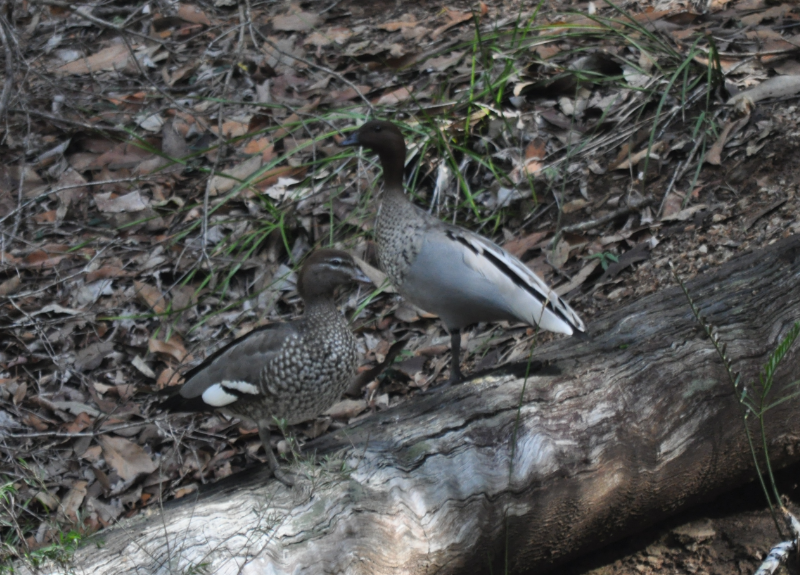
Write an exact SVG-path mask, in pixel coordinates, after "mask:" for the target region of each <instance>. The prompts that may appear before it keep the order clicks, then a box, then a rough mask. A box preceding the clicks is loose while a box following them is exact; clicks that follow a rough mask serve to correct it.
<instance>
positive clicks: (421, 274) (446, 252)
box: [340, 121, 584, 384]
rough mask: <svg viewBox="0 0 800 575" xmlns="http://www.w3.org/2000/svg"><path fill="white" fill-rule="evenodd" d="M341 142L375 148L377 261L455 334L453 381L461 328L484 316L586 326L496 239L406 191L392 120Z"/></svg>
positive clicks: (402, 148)
mask: <svg viewBox="0 0 800 575" xmlns="http://www.w3.org/2000/svg"><path fill="white" fill-rule="evenodd" d="M340 145H342V146H363V147H365V148H369V149H370V150H372V151H373V152H376V153H377V154H378V156H379V158H380V161H381V166H382V167H383V178H384V191H383V197H382V199H381V202H380V205H379V207H378V217H377V220H376V222H375V238H376V242H377V245H378V261H379V262H380V265H381V267H382V268H383V271H384V272H385V273H386V275H387V276H389V279H390V280H391V282H392V284H393V285H394V286H395V288H397V291H398V292H399V293H400V294H401V295H402V296H403V297H405V298H406V299H408V300H409V301H410V302H412V303H413V304H414V305H416V306H418V307H420V308H422V309H423V310H425V311H428V312H431V313H434V314H436V315H438V316H439V317H440V318H441V319H442V321H443V322H444V325H445V327H446V328H447V330H448V331H449V332H450V347H451V355H452V357H451V367H450V378H449V380H448V382H447V384H451V383H454V382H456V381H459V380H460V379H461V378H462V376H461V370H460V367H459V359H460V358H459V356H460V348H461V330H462V329H463V328H464V327H466V326H468V325H470V324H473V323H478V322H485V321H500V320H508V321H521V322H524V323H527V324H529V325H538V326H539V327H541V328H542V329H546V330H548V331H553V332H556V333H563V334H567V335H572V333H573V331H574V330H578V331H584V325H583V322H582V321H581V318H579V317H578V314H576V313H575V312H574V311H573V310H572V308H570V307H569V306H568V305H567V304H566V303H564V301H563V300H562V299H561V298H559V297H558V295H557V294H556V293H555V292H554V291H553V290H551V289H550V288H549V287H548V286H547V284H546V283H545V282H544V281H543V280H542V279H541V278H539V276H537V275H536V274H535V273H533V272H532V271H531V270H530V269H529V268H528V267H527V266H525V264H523V263H522V262H521V261H519V260H518V259H517V258H515V257H514V256H512V255H511V254H509V253H508V252H507V251H505V250H504V249H503V248H501V247H500V246H498V245H497V244H495V243H493V242H491V241H489V240H487V239H486V238H484V237H482V236H479V235H478V234H475V233H473V232H470V231H469V230H465V229H463V228H460V227H457V226H453V225H449V224H446V223H444V222H442V221H440V220H438V219H436V218H435V217H433V216H432V215H430V214H428V213H427V212H426V211H424V210H422V209H420V208H418V207H417V206H415V205H414V204H412V203H411V201H410V200H409V199H408V198H407V197H406V196H405V194H404V193H403V167H404V165H405V157H406V145H405V142H404V140H403V135H402V134H401V133H400V130H399V129H398V128H397V126H395V125H394V124H392V123H391V122H383V121H370V122H367V123H366V124H364V125H363V126H361V127H360V128H359V129H358V130H356V131H355V132H353V133H351V134H349V135H348V137H346V138H345V139H344V140H343V141H342V142H341V143H340Z"/></svg>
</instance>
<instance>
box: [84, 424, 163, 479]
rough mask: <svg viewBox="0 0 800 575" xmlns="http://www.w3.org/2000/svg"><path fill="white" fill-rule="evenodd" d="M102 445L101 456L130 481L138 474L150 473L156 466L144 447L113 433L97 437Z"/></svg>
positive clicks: (123, 477)
mask: <svg viewBox="0 0 800 575" xmlns="http://www.w3.org/2000/svg"><path fill="white" fill-rule="evenodd" d="M97 441H98V443H100V445H101V446H102V447H103V457H104V458H105V460H106V462H107V463H108V464H109V465H110V466H111V467H113V468H114V471H116V472H117V474H118V475H119V476H120V477H121V478H122V479H124V480H125V481H130V480H132V479H135V478H136V477H138V476H140V475H144V474H147V473H152V472H153V471H155V470H156V469H158V466H157V465H156V464H155V463H153V460H152V459H151V458H150V456H149V455H147V453H145V451H144V449H142V448H141V447H139V446H138V445H136V444H135V443H132V442H130V441H128V440H127V439H123V438H122V437H116V436H113V435H102V436H100V437H99V438H98V439H97Z"/></svg>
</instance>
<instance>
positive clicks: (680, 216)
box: [661, 204, 708, 222]
mask: <svg viewBox="0 0 800 575" xmlns="http://www.w3.org/2000/svg"><path fill="white" fill-rule="evenodd" d="M707 208H708V206H706V205H705V204H697V205H695V206H689V207H688V208H686V209H685V210H681V211H679V212H677V213H675V214H670V215H669V216H667V215H664V216H662V217H661V221H662V222H685V221H686V220H691V219H692V218H694V215H695V214H696V213H697V212H699V211H702V210H705V209H707Z"/></svg>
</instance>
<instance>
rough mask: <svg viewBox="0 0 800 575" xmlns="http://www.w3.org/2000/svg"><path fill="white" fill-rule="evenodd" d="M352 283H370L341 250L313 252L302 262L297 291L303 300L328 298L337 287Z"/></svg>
mask: <svg viewBox="0 0 800 575" xmlns="http://www.w3.org/2000/svg"><path fill="white" fill-rule="evenodd" d="M352 282H363V283H370V279H369V278H368V277H367V276H366V275H365V274H364V272H362V271H361V268H359V267H358V265H357V264H356V262H355V260H354V259H353V257H352V256H351V255H350V254H348V253H347V252H343V251H341V250H328V249H325V250H315V251H313V252H311V254H310V255H309V256H308V257H307V258H306V261H305V262H303V267H302V268H301V269H300V275H299V276H298V278H297V291H298V292H300V295H301V296H302V297H303V299H306V298H309V297H315V296H317V297H318V296H330V295H333V292H334V291H335V290H336V288H337V287H339V286H341V285H347V284H349V283H352Z"/></svg>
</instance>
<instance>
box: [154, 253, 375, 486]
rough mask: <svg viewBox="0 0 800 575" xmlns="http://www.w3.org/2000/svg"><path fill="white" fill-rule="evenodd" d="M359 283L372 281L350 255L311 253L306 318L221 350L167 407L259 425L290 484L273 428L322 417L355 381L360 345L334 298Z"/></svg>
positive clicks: (271, 458)
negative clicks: (217, 413)
mask: <svg viewBox="0 0 800 575" xmlns="http://www.w3.org/2000/svg"><path fill="white" fill-rule="evenodd" d="M354 281H358V282H369V281H370V280H369V278H367V276H366V275H364V273H363V272H362V271H361V270H360V269H359V268H358V266H357V265H356V263H355V261H354V260H353V258H352V257H351V256H350V255H349V254H347V253H345V252H342V251H338V250H327V249H326V250H317V251H314V252H312V253H311V255H309V256H308V258H306V261H305V262H304V263H303V267H302V269H301V270H300V274H299V276H298V280H297V290H298V292H299V293H300V297H302V298H303V301H304V303H305V313H304V315H303V317H302V318H300V319H297V320H294V321H290V322H285V323H276V324H272V325H268V326H265V327H263V328H260V329H258V330H255V331H252V332H250V333H249V334H247V335H246V336H244V337H242V338H240V339H237V340H236V341H234V342H232V343H231V344H229V345H227V346H226V347H224V348H222V349H220V350H218V351H217V352H215V353H214V354H212V355H211V356H209V357H208V358H207V359H206V360H205V361H204V362H203V363H201V364H200V365H198V366H197V367H195V368H194V369H192V370H191V371H189V372H188V373H187V374H186V383H184V384H183V386H181V388H180V390H179V391H178V393H177V394H175V395H174V396H172V397H170V398H169V399H167V400H166V401H165V402H163V403H162V404H161V407H162V408H164V409H168V410H170V411H205V410H210V409H218V410H220V411H222V412H224V413H227V414H230V415H233V416H236V417H241V418H244V419H246V420H249V421H252V422H254V423H255V424H256V425H257V426H258V433H259V436H260V438H261V443H262V444H263V446H264V450H265V451H266V454H267V461H268V463H269V466H270V468H271V469H272V472H273V473H274V475H275V477H276V478H277V479H279V480H280V481H281V482H283V483H285V484H287V485H291V484H292V483H293V481H292V480H291V479H290V477H289V476H288V475H287V474H286V473H284V472H283V471H282V470H281V469H280V467H279V466H278V461H277V459H276V458H275V455H274V454H273V453H272V449H271V447H270V443H269V437H270V433H269V427H270V425H273V424H274V423H275V420H276V419H278V418H279V419H283V420H285V421H286V423H288V424H294V423H299V422H301V421H305V420H307V419H311V418H313V417H315V416H317V415H319V414H320V413H322V412H323V411H325V410H326V409H328V408H329V407H330V406H331V405H333V404H334V403H335V402H336V401H337V400H338V399H339V397H340V396H341V394H342V392H343V391H344V390H345V389H346V388H347V385H348V384H349V383H350V381H351V379H352V378H353V376H354V374H355V370H356V367H357V361H358V353H357V348H356V340H355V338H354V337H353V333H352V332H351V331H350V327H349V325H348V324H347V320H346V319H345V318H344V317H343V316H342V314H341V313H339V311H338V310H337V309H336V304H335V302H334V292H335V291H336V289H337V288H338V287H339V286H343V285H346V284H349V283H351V282H354Z"/></svg>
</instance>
